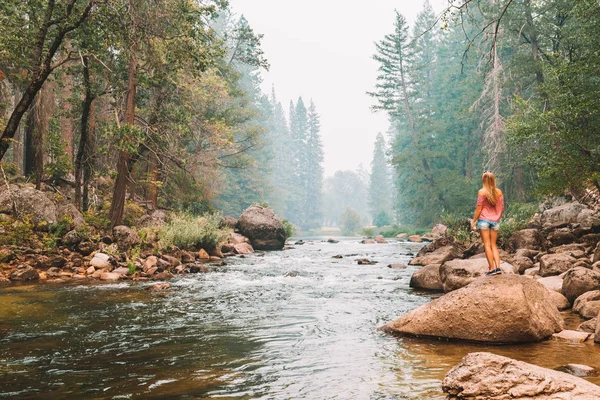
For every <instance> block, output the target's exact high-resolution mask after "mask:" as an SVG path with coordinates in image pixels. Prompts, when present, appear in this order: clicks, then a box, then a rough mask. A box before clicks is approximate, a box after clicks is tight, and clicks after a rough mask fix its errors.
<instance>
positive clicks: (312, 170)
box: [306, 100, 323, 228]
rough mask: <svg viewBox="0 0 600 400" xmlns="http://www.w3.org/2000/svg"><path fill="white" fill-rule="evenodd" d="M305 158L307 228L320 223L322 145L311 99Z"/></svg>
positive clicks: (315, 111)
mask: <svg viewBox="0 0 600 400" xmlns="http://www.w3.org/2000/svg"><path fill="white" fill-rule="evenodd" d="M306 158H307V160H306V164H307V165H306V168H307V171H306V223H307V227H308V228H316V227H319V226H320V224H321V198H322V191H323V145H322V143H321V123H320V117H319V114H318V113H317V108H316V106H315V104H314V103H313V102H312V100H311V102H310V107H309V109H308V136H307V139H306Z"/></svg>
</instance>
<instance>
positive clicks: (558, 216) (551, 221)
mask: <svg viewBox="0 0 600 400" xmlns="http://www.w3.org/2000/svg"><path fill="white" fill-rule="evenodd" d="M585 208H586V207H585V206H584V205H583V204H580V203H578V202H572V203H567V204H563V205H561V206H558V207H553V208H550V209H548V210H545V211H544V212H543V213H542V223H543V225H544V227H555V226H560V225H564V224H572V223H576V222H577V216H578V215H579V213H580V212H581V211H582V210H584V209H585Z"/></svg>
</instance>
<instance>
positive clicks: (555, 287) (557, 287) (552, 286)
mask: <svg viewBox="0 0 600 400" xmlns="http://www.w3.org/2000/svg"><path fill="white" fill-rule="evenodd" d="M538 282H539V283H541V284H542V285H544V286H545V287H546V289H548V290H551V291H553V292H558V293H560V292H562V285H563V278H561V277H560V276H547V277H545V278H540V279H538Z"/></svg>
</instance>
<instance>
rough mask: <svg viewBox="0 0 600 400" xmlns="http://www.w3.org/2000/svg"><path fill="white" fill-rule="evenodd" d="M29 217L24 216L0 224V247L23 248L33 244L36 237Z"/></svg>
mask: <svg viewBox="0 0 600 400" xmlns="http://www.w3.org/2000/svg"><path fill="white" fill-rule="evenodd" d="M34 228H35V227H34V225H33V223H32V222H31V218H30V216H28V215H26V214H24V215H21V216H20V217H19V219H18V220H14V221H13V220H10V219H6V220H2V221H1V222H0V245H2V246H4V245H12V246H23V245H26V244H28V243H31V242H33V241H34V240H35V239H36V238H37V236H36V234H35V229H34Z"/></svg>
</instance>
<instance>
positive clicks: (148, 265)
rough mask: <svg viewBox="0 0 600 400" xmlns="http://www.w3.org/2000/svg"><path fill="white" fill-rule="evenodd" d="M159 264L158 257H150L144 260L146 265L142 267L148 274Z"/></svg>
mask: <svg viewBox="0 0 600 400" xmlns="http://www.w3.org/2000/svg"><path fill="white" fill-rule="evenodd" d="M157 263H158V258H157V257H156V256H150V257H148V258H146V259H145V260H144V264H143V265H142V268H143V269H144V272H148V270H149V269H150V268H152V267H156V264H157Z"/></svg>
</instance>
